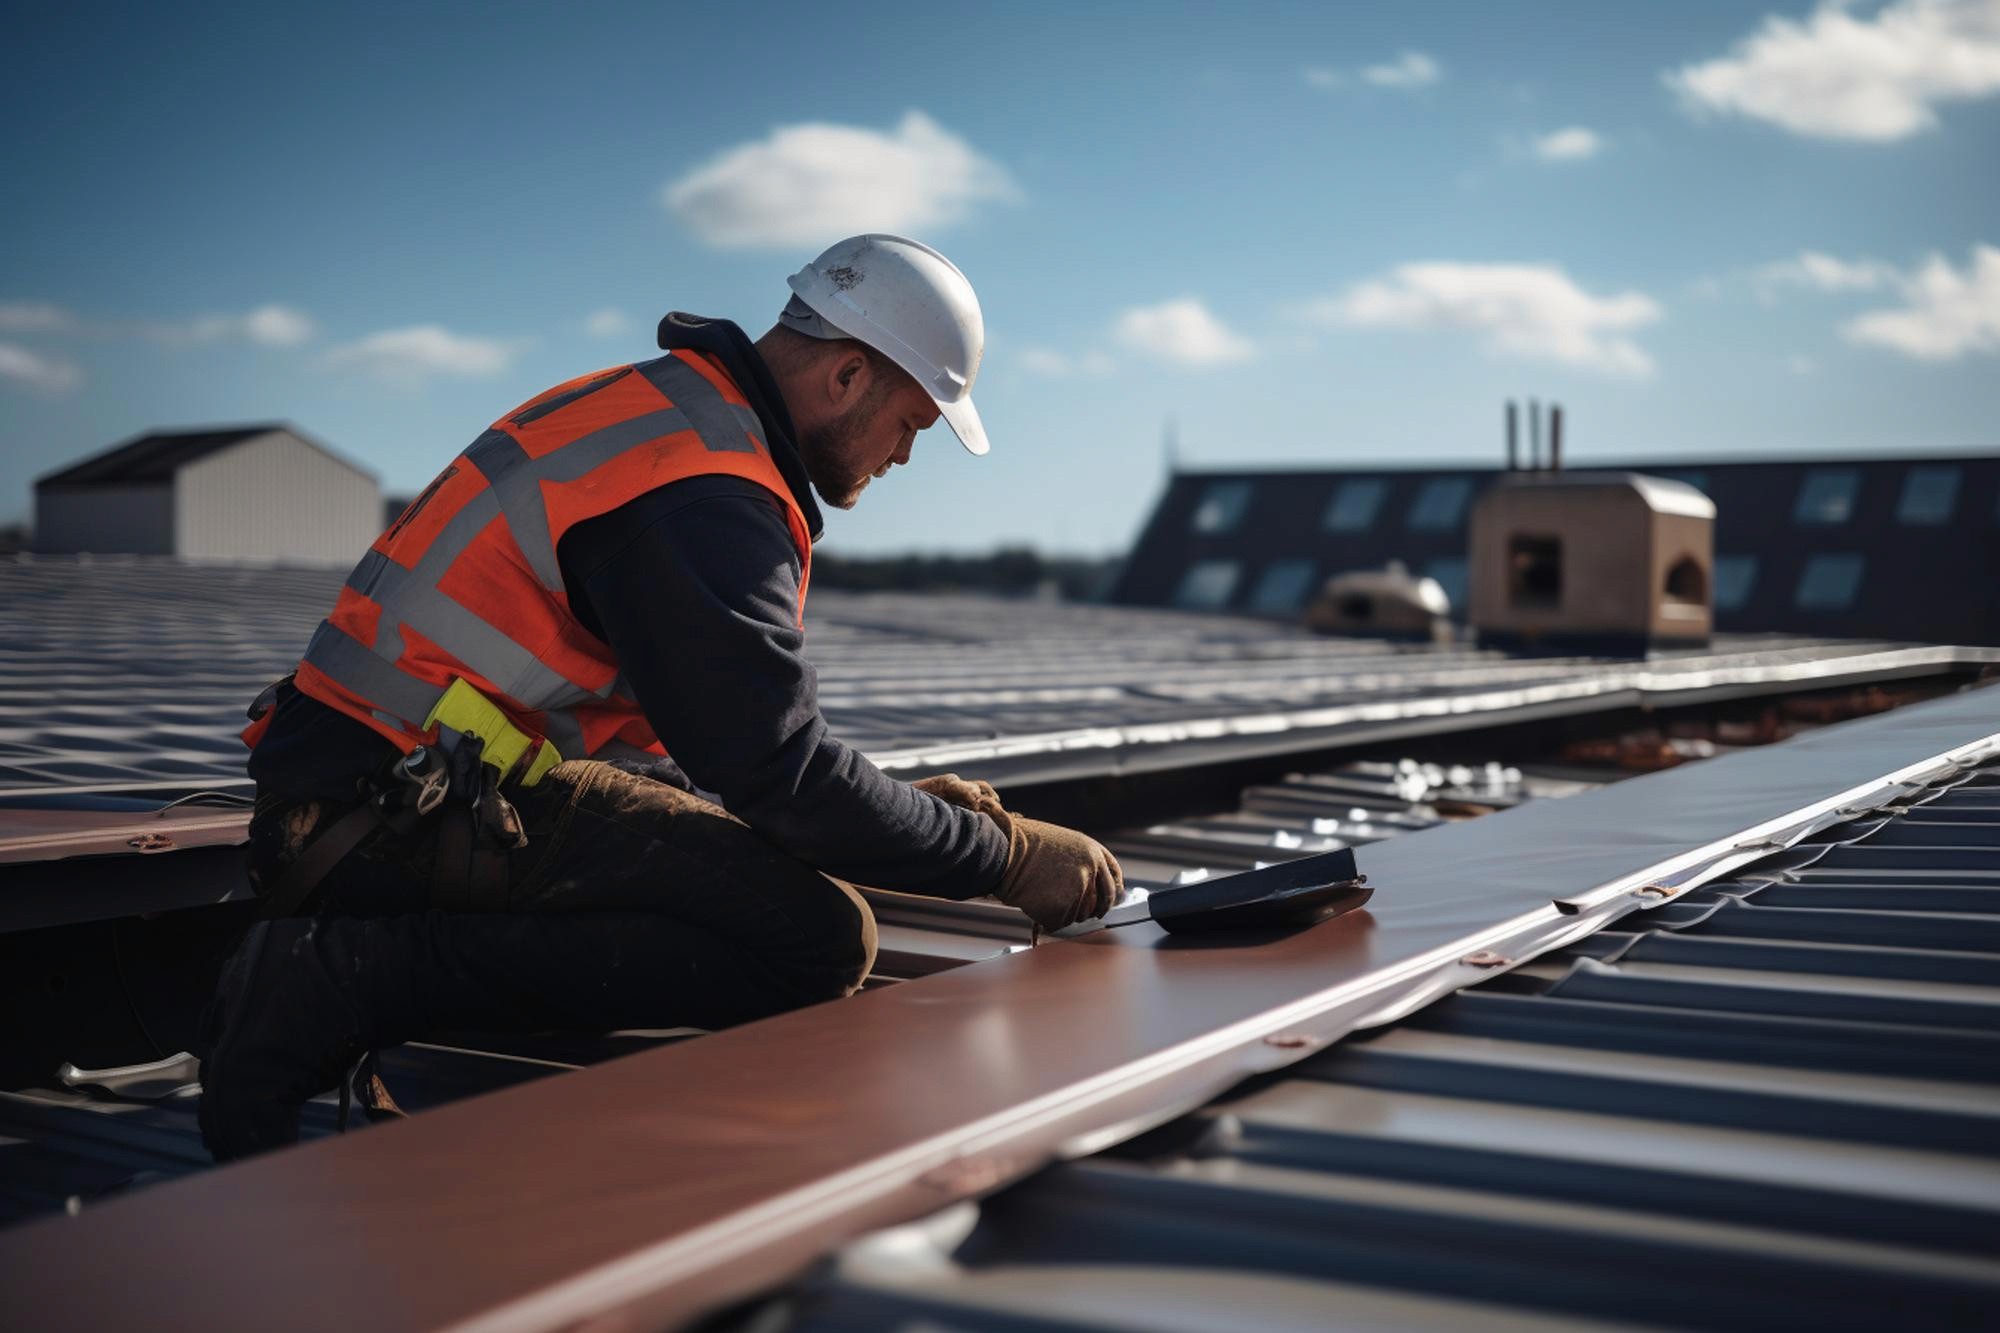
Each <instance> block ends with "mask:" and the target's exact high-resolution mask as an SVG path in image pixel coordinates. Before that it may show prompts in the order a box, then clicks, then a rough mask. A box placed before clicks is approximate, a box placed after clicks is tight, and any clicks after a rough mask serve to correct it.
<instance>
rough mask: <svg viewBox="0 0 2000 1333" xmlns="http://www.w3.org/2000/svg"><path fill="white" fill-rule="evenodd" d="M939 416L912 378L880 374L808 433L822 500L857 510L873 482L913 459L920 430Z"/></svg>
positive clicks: (806, 450)
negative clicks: (862, 493) (838, 410)
mask: <svg viewBox="0 0 2000 1333" xmlns="http://www.w3.org/2000/svg"><path fill="white" fill-rule="evenodd" d="M937 419H938V406H937V404H936V403H935V402H933V401H932V400H931V396H930V395H929V394H927V393H925V392H924V391H923V389H922V388H920V387H919V386H918V385H917V382H916V381H915V380H913V379H911V378H910V377H909V376H907V375H904V374H902V373H901V372H896V373H895V374H894V375H874V374H871V375H870V377H869V383H868V385H867V387H866V388H865V389H863V390H862V391H861V392H860V393H859V394H858V396H857V397H856V399H855V401H854V402H853V404H852V405H851V406H849V407H847V408H846V409H845V410H843V411H842V412H841V413H840V414H839V415H838V416H835V417H832V418H830V419H829V420H827V421H826V422H824V423H822V424H821V425H820V426H819V427H817V428H816V429H812V430H806V431H802V432H801V434H800V439H799V452H800V453H801V454H802V455H803V456H804V458H805V464H806V473H807V475H809V476H810V477H811V478H812V484H813V489H814V490H816V491H818V492H819V497H820V499H822V500H824V501H826V503H828V504H830V505H832V506H833V507H834V508H835V509H852V508H854V504H855V502H856V501H857V500H859V499H860V498H861V492H863V491H865V490H867V489H868V483H869V482H871V481H873V480H874V479H875V478H877V477H880V476H883V475H884V474H886V473H887V472H888V471H889V469H890V468H892V467H896V466H898V465H899V464H902V463H907V462H909V461H910V450H911V448H912V447H913V446H914V444H915V443H916V437H917V432H918V431H921V430H924V429H926V428H927V427H929V426H930V425H931V424H932V423H933V422H935V421H936V420H937Z"/></svg>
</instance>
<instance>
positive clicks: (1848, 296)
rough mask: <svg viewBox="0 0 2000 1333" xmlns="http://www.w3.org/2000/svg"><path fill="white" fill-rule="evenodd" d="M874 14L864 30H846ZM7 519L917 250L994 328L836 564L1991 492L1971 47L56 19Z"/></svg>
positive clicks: (1775, 35)
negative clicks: (86, 461) (1501, 512)
mask: <svg viewBox="0 0 2000 1333" xmlns="http://www.w3.org/2000/svg"><path fill="white" fill-rule="evenodd" d="M843 10H844V11H849V12H841V11H843ZM9 47H10V61H9V63H10V67H11V69H10V77H9V79H8V80H7V81H6V82H5V84H4V85H0V105H3V106H4V114H5V117H6V123H7V124H8V125H9V126H10V127H11V128H10V130H9V131H8V135H7V139H6V166H7V173H6V174H7V179H8V181H9V184H10V189H9V191H8V195H9V200H10V203H9V206H8V207H7V208H6V209H5V210H4V211H0V423H4V433H0V518H5V517H18V516H21V515H24V514H25V513H26V511H27V509H28V496H29V486H30V483H31V481H32V479H33V477H35V476H36V475H38V474H41V473H43V472H46V471H49V470H51V469H53V468H55V467H58V466H60V465H62V464H64V463H66V462H68V461H70V460H72V459H74V458H76V457H78V456H81V455H83V454H85V453H87V452H90V451H92V450H94V449H98V448H102V447H104V446H106V445H108V444H111V443H113V442H115V441H117V440H119V439H122V438H124V437H126V436H128V435H131V434H133V433H135V432H138V431H141V430H144V429H147V428H151V427H165V426H183V425H195V424H206V423H214V422H227V421H237V420H256V419H264V418H271V417H279V418H285V419H289V420H291V421H294V422H296V423H298V424H299V425H300V426H302V427H303V428H304V429H306V430H307V431H308V432H310V433H312V434H314V435H316V436H317V437H319V438H321V439H323V440H325V441H326V442H328V443H330V444H331V445H333V446H334V447H335V448H337V449H339V450H341V451H343V452H345V453H347V454H348V455H350V456H352V457H354V458H356V459H358V460H360V461H361V462H363V463H364V464H366V465H368V466H369V467H371V468H373V469H374V470H375V471H377V472H378V473H379V474H380V475H381V476H382V478H383V481H384V485H385V487H386V488H387V489H388V490H390V491H392V492H402V493H408V492H413V491H415V490H417V489H418V488H420V487H421V486H422V485H423V483H424V482H425V481H426V480H427V479H428V478H429V477H430V476H431V475H432V474H433V473H434V472H435V471H436V470H437V469H438V468H439V467H441V466H442V465H443V463H444V462H445V461H446V460H448V458H449V457H450V456H451V455H452V454H453V453H455V452H456V451H457V450H458V449H460V448H462V447H463V446H464V445H465V444H466V443H467V442H469V441H470V440H471V439H472V438H473V437H474V436H476V435H477V434H478V433H479V431H480V429H481V428H482V427H483V426H484V425H485V424H486V423H487V422H488V421H490V420H492V419H493V418H495V417H497V416H499V415H500V414H501V413H502V412H503V411H504V410H505V409H507V408H508V407H510V406H511V405H513V404H514V403H516V402H518V401H520V400H522V399H524V398H527V397H529V396H530V395H532V394H534V393H535V392H537V391H539V390H541V389H542V388H544V387H546V386H547V385H549V384H551V383H554V382H557V381H559V380H562V379H566V378H568V377H570V376H572V375H575V374H578V373H580V372H582V371H584V370H588V369H592V368H595V367H598V366H604V365H612V364H617V363H619V362H622V361H628V360H634V359H638V358H641V357H643V356H645V355H647V354H648V352H649V350H650V349H651V346H652V339H651V328H652V325H653V323H654V321H655V320H657V318H658V317H659V315H660V314H661V313H663V312H664V311H666V310H668V309H686V310H693V311H697V312H700V313H704V314H710V315H722V316H727V317H730V318H734V319H736V320H737V321H738V322H740V323H742V324H743V325H744V326H745V327H746V328H747V329H749V330H750V332H751V333H752V335H753V336H754V335H755V334H756V333H758V332H761V331H762V329H763V328H765V327H766V326H768V324H769V322H770V319H771V317H772V316H773V315H774V314H775V313H776V311H777V309H778V307H779V306H780V305H781V304H782V302H783V298H784V296H785V287H784V278H785V276H786V274H788V273H789V272H791V271H792V270H793V269H795V268H796V267H797V266H798V265H799V264H800V263H801V262H802V261H803V260H805V259H807V258H809V257H810V256H811V255H812V254H813V253H814V252H815V251H817V250H818V249H819V248H820V247H821V246H822V245H823V244H825V243H826V242H829V241H831V240H833V239H836V238H837V237H839V236H841V235H844V234H847V233H849V232H852V231H857V230H865V229H871V228H881V229H888V230H902V231H906V232H908V233H909V234H912V235H916V236H918V237H920V238H922V239H925V240H927V241H930V242H931V243H933V244H935V245H937V246H939V247H940V248H941V249H943V250H944V251H945V252H946V253H947V254H949V255H951V256H952V257H953V258H954V259H955V260H956V261H957V262H958V263H959V265H960V266H961V267H962V268H964V269H965V270H966V272H967V273H968V275H969V276H970V277H971V278H972V280H973V282H974V284H975V285H976V286H977V288H978V290H979V292H980V296H981V299H982V302H983V303H984V307H985V312H986V321H987V334H988V341H987V357H986V361H985V365H984V368H983V370H982V372H981V375H980V377H979V380H978V386H977V389H976V392H975V397H976V399H977V400H978V402H979V403H980V405H981V408H982V410H983V412H984V414H985V416H986V420H987V423H988V428H989V430H990V432H991V434H992V437H993V440H994V450H993V453H992V454H991V456H989V457H988V458H986V459H983V460H975V459H972V458H970V457H967V456H965V455H964V454H962V453H961V451H959V449H958V448H957V445H956V444H955V443H954V442H953V441H952V440H951V438H950V437H949V435H948V434H946V432H945V429H944V428H943V427H942V426H940V427H937V428H936V429H934V430H933V431H931V432H929V433H928V434H927V435H925V436H924V437H922V438H921V439H920V441H919V446H918V451H917V455H916V459H915V462H914V464H913V465H912V466H911V467H909V468H905V469H901V470H899V471H898V472H896V473H895V474H893V475H892V476H891V477H890V478H888V479H886V480H885V481H883V482H880V483H877V485H876V486H875V487H874V488H873V489H871V491H870V492H869V494H868V495H867V496H866V497H864V499H863V502H862V504H861V506H860V507H859V508H858V509H856V510H854V511H853V512H852V513H848V514H835V515H833V516H831V518H830V521H829V532H828V545H829V547H830V548H832V549H836V550H842V551H847V552H865V551H886V550H907V549H957V550H976V549H984V548H990V547H991V546H993V545H995V544H997V543H1001V542H1015V541H1026V542H1032V543H1035V544H1037V545H1040V546H1042V547H1044V548H1048V549H1058V550H1064V551H1078V552H1111V551H1116V550H1122V549H1123V548H1124V547H1125V546H1127V545H1128V544H1129V542H1130V540H1131V538H1132V537H1133V536H1134V535H1135V533H1136V531H1137V527H1138V525H1139V523H1140V521H1141V520H1142V518H1143V516H1144V514H1145V512H1146V511H1147V509H1148V508H1149V507H1150V505H1151V503H1152V502H1153V500H1154V498H1155V497H1156V495H1157V494H1158V491H1159V488H1160V483H1161V479H1162V475H1163V471H1162V467H1163V465H1162V448H1161V436H1162V427H1163V423H1164V421H1165V420H1166V418H1167V417H1168V416H1169V415H1171V416H1172V417H1173V418H1174V419H1175V421H1176V423H1177V428H1178V435H1179V440H1180V444H1181V453H1182V457H1183V459H1184V461H1186V462H1187V463H1190V464H1193V465H1215V466H1231V465H1241V464H1252V463H1267V462H1268V463H1291V464H1298V463H1302V462H1313V461H1324V462H1329V463H1346V464H1360V463H1367V462H1380V461H1394V462H1405V461H1414V460H1441V461H1442V460H1454V459H1467V458H1491V457H1496V456H1497V454H1498V451H1499V448H1500V430H1499V421H1500V405H1501V403H1502V401H1503V400H1504V399H1505V398H1506V397H1508V396H1509V395H1514V396H1521V397H1526V396H1529V395H1533V396H1537V397H1540V398H1542V399H1544V400H1550V399H1555V400H1560V401H1561V402H1562V403H1563V404H1564V405H1565V407H1566V409H1567V413H1568V419H1569V440H1570V446H1571V449H1572V454H1573V456H1574V457H1575V458H1576V459H1577V460H1578V461H1579V462H1587V461H1588V460H1589V459H1590V458H1591V457H1593V456H1596V457H1614V456H1624V455H1634V454H1646V455H1661V456H1689V457H1692V456H1697V455H1707V456H1755V455H1764V454H1776V453H1781V452H1812V453H1835V452H1863V453H1876V454H1883V453H1897V452H1902V453H1919V452H1941V451H1956V450H1966V449H1980V448H1983V449H1993V448H1995V447H2000V248H1996V247H2000V170H1996V164H2000V0H1976V2H1973V3H1958V4H1950V3H1941V2H1939V0H1894V3H1891V4H1888V5H1886V6H1884V5H1880V4H1853V5H1847V6H1841V7H1830V8H1829V7H1815V6H1813V5H1809V4H1796V3H1793V4H1776V5H1770V6H1759V5H1746V4H1740V3H1726V4H1725V3H1691V2H1688V0H1681V2H1679V3H1675V4H1671V5H1669V4H1658V5H1643V6H1642V5H1624V4H1619V5H1606V4H1602V3H1585V4H1573V5H1565V4H1543V5H1536V6H1532V7H1530V6H1498V5H1490V4H1431V5H1420V4H1397V5H1379V6H1373V5H1371V6H1367V7H1361V6H1332V5H1316V6H1282V5H1275V6H1274V5H1249V6H1245V5H1232V6H1228V7H1226V8H1225V7H1221V6H1215V7H1195V6H1187V7H1173V6H1166V5H1110V4H1098V5H1088V6H1056V5H1049V6H1034V5H1026V4H1014V5H1007V6H981V7H960V6H953V5H948V4H928V5H921V6H919V5H910V6H893V5H870V6H825V5H801V6H759V5H740V6H671V7H670V6H665V5H643V6H642V5H593V4H572V5H562V6H555V5H532V6H531V5H495V4H485V5H462V6H459V5H430V6H382V7H368V6H360V5H335V6H315V7H306V6H292V5H269V4H266V5H258V6H243V7H217V6H203V5H197V4H187V5H177V6H154V5H148V6H133V7H131V8H130V9H129V10H122V11H121V10H119V9H118V8H117V7H114V6H109V5H100V6H91V7H56V6H41V7H36V9H35V10H34V11H32V12H23V13H21V14H18V15H17V16H16V17H15V18H14V19H13V21H12V24H11V25H10V36H9Z"/></svg>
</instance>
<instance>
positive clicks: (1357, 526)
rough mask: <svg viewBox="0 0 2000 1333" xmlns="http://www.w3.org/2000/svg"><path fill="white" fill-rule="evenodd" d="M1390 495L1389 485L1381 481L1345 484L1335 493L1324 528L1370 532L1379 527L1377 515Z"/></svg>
mask: <svg viewBox="0 0 2000 1333" xmlns="http://www.w3.org/2000/svg"><path fill="white" fill-rule="evenodd" d="M1388 494H1389V483H1388V482H1386V481H1382V480H1380V479H1379V478H1375V477H1357V478H1355V479H1354V480H1352V481H1343V482H1341V483H1340V488H1339V489H1338V490H1336V491H1335V492H1334V493H1333V499H1332V501H1331V502H1329V503H1328V505H1327V507H1326V514H1325V516H1324V517H1323V518H1321V519H1320V527H1321V528H1322V529H1324V530H1325V531H1327V532H1366V531H1368V529H1370V528H1372V527H1374V526H1375V515H1376V513H1377V512H1379V511H1380V510H1381V508H1382V501H1383V499H1384V498H1386V497H1387V496H1388Z"/></svg>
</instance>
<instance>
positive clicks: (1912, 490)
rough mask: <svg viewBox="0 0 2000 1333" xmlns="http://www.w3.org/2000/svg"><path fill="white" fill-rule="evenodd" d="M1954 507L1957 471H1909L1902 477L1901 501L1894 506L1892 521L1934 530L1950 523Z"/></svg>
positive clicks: (1956, 495) (1939, 469) (1930, 469)
mask: <svg viewBox="0 0 2000 1333" xmlns="http://www.w3.org/2000/svg"><path fill="white" fill-rule="evenodd" d="M1957 504H1958V469H1957V468H1955V467H1913V468H1911V469H1910V470H1909V471H1908V472H1907V473H1905V474H1904V476H1903V498H1902V499H1901V500H1899V501H1897V503H1896V521H1897V522H1898V523H1908V524H1910V525H1911V526H1913V527H1926V528H1934V527H1938V526H1940V525H1942V524H1945V523H1949V522H1951V511H1952V510H1953V509H1954V508H1955V507H1956V506H1957Z"/></svg>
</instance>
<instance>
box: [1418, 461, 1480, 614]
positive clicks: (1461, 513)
mask: <svg viewBox="0 0 2000 1333" xmlns="http://www.w3.org/2000/svg"><path fill="white" fill-rule="evenodd" d="M1471 498H1472V482H1471V481H1470V479H1468V478H1465V477H1433V478H1432V479H1431V480H1429V481H1427V482H1425V483H1424V488H1423V489H1422V490H1420V491H1418V492H1417V502H1416V503H1415V504H1413V505H1411V506H1410V516H1409V519H1408V522H1409V525H1410V526H1411V527H1412V528H1415V529H1417V530H1418V531H1422V532H1441V531H1444V530H1446V529H1449V528H1455V527H1457V526H1458V525H1459V522H1460V521H1461V520H1462V519H1463V518H1464V517H1465V502H1466V501H1467V500H1470V499H1471ZM1454 600H1456V599H1454Z"/></svg>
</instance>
